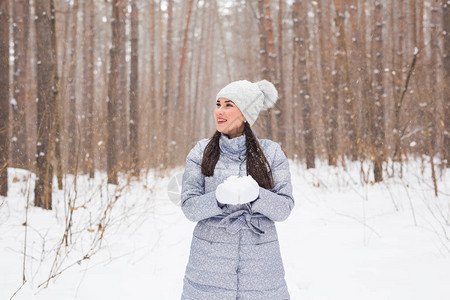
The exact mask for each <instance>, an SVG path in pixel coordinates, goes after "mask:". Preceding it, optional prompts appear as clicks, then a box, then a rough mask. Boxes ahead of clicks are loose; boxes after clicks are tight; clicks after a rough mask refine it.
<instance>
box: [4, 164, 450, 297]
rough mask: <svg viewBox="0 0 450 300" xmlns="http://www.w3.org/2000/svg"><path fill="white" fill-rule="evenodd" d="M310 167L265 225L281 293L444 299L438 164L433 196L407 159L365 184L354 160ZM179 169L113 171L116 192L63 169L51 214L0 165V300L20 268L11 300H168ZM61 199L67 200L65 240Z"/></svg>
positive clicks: (177, 270) (449, 231)
mask: <svg viewBox="0 0 450 300" xmlns="http://www.w3.org/2000/svg"><path fill="white" fill-rule="evenodd" d="M318 164H319V166H318V167H317V168H316V169H314V170H305V169H304V166H303V165H301V164H295V163H294V162H291V165H290V166H291V174H292V184H293V186H294V198H295V200H296V206H295V208H294V210H293V211H292V214H291V216H290V217H289V218H288V220H286V221H285V222H282V223H278V224H277V226H278V233H279V238H280V246H281V252H282V256H283V260H284V265H285V269H286V280H287V283H288V287H289V291H290V294H291V297H292V299H293V300H296V299H299V300H310V299H314V300H318V299H321V300H322V299H333V300H339V299H345V300H351V299H355V300H356V299H357V300H370V299H374V300H375V299H376V300H389V299H392V300H400V299H407V300H448V299H450V252H449V249H450V241H449V240H448V238H449V237H450V225H449V223H448V222H449V221H450V172H449V170H447V171H446V173H444V174H440V173H438V175H439V176H440V179H439V181H438V189H439V193H440V194H439V197H438V198H436V197H435V196H434V192H433V184H432V181H431V176H430V175H429V170H428V168H425V169H424V170H422V166H421V164H420V163H418V162H410V163H408V165H407V166H406V167H405V169H404V173H403V178H402V179H399V178H398V177H397V176H395V177H392V178H389V179H387V180H386V181H385V182H383V183H381V184H370V183H369V184H366V185H363V184H361V180H360V175H359V169H360V167H359V164H349V166H348V168H347V170H344V169H343V168H330V167H328V166H326V165H323V164H320V162H319V163H318ZM182 172H183V168H178V169H175V170H172V171H171V172H170V173H169V174H166V175H165V176H158V175H156V174H153V173H151V174H148V176H145V179H142V180H140V181H136V180H131V181H129V182H128V183H127V179H126V178H122V181H121V182H123V183H122V184H121V185H120V186H119V187H116V186H112V185H106V184H105V181H106V179H105V175H104V174H96V175H97V177H96V179H95V180H93V181H89V180H87V178H86V177H84V176H79V177H78V178H77V183H76V187H77V188H76V193H75V189H74V188H69V187H71V186H72V187H73V184H74V183H73V178H72V177H70V176H68V177H67V178H66V186H67V188H66V189H65V191H57V190H55V191H54V209H53V210H51V211H44V210H42V209H40V208H36V207H34V206H32V205H30V206H29V209H28V215H27V209H26V207H27V201H29V202H30V203H32V198H33V183H34V180H33V175H32V174H30V173H28V172H25V171H23V170H19V169H9V178H10V182H11V184H10V193H9V195H10V196H8V197H7V198H1V197H0V299H10V298H11V296H12V295H13V294H14V292H15V291H16V290H18V289H19V288H20V287H21V285H22V280H23V274H24V273H25V277H26V283H25V284H24V285H23V286H22V287H21V288H20V289H19V290H18V292H17V293H16V294H15V296H14V298H13V299H46V300H48V299H50V300H51V299H158V300H159V299H180V295H181V290H182V280H183V275H184V269H185V266H186V263H187V260H188V255H189V246H190V241H191V237H192V230H193V228H194V225H195V224H194V223H191V222H189V221H188V220H187V219H186V218H185V217H184V215H183V214H182V212H181V209H180V207H179V206H177V205H175V204H174V203H173V201H171V200H169V196H168V193H167V189H168V183H169V181H170V179H171V178H174V176H176V175H177V174H178V175H179V174H180V173H182ZM178 178H179V176H178ZM54 186H55V187H56V182H55V184H54ZM169 189H172V191H173V189H174V188H173V187H171V188H169ZM69 191H70V192H69ZM68 199H76V200H75V203H74V204H73V207H75V209H74V210H73V217H72V227H71V231H69V232H68V233H67V234H66V236H67V237H68V238H67V245H66V239H63V237H64V235H65V228H66V226H65V224H66V223H67V221H66V218H67V211H68V209H67V202H68ZM25 222H26V224H27V226H24V223H25ZM445 222H447V224H446V223H445ZM98 224H102V226H101V227H99V225H98ZM101 234H103V237H102V238H101V239H100V238H99V237H100V236H101ZM25 237H26V247H24V244H25V243H24V239H25ZM100 241H101V243H100ZM24 251H25V253H26V255H25V256H24ZM85 256H89V257H90V258H86V259H83V257H85ZM24 257H25V259H24ZM24 269H25V272H24ZM58 274H59V275H58ZM52 275H55V276H54V278H52V279H51V280H49V281H48V287H46V288H44V287H45V283H46V280H47V279H48V278H49V277H50V276H52Z"/></svg>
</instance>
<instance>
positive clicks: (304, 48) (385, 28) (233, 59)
mask: <svg viewBox="0 0 450 300" xmlns="http://www.w3.org/2000/svg"><path fill="white" fill-rule="evenodd" d="M9 2H10V3H9ZM30 20H34V21H30ZM0 22H1V24H2V35H1V57H2V63H1V68H2V70H4V71H3V72H2V74H1V100H0V107H1V114H2V115H1V125H0V129H1V131H0V132H1V135H0V145H1V147H2V148H1V158H0V160H1V161H0V166H1V169H0V170H1V171H0V173H1V183H0V186H1V193H2V195H6V193H7V184H6V180H7V179H6V178H7V167H18V168H24V169H27V170H31V171H33V172H36V174H37V175H38V181H37V182H36V197H35V204H36V205H38V206H42V207H46V208H51V193H50V192H49V191H50V190H51V187H50V184H51V183H50V180H49V178H52V176H53V174H55V175H56V176H57V178H58V186H59V188H62V187H61V185H62V183H61V181H62V177H63V175H64V174H80V173H81V174H89V175H90V177H91V178H92V177H93V176H94V174H95V171H96V170H99V171H106V172H107V173H108V182H109V183H117V174H118V173H125V174H134V175H138V174H139V173H140V172H142V171H145V170H148V169H150V168H157V169H166V168H170V167H173V166H176V165H181V164H183V163H184V157H185V155H186V154H187V152H188V151H189V150H190V149H191V148H192V146H193V144H194V143H195V142H196V141H197V140H198V139H200V138H204V137H210V136H211V135H212V134H213V133H214V130H215V129H214V123H213V122H214V120H213V117H212V110H213V109H214V105H212V103H213V100H212V99H213V98H214V96H215V94H216V93H217V91H218V90H219V89H220V87H221V86H223V85H225V84H226V83H227V82H230V81H233V80H238V79H248V80H251V81H254V80H257V79H267V80H269V81H272V82H274V83H275V85H276V87H277V89H278V90H279V101H278V102H277V104H276V107H274V108H271V109H270V110H269V111H267V112H266V113H264V114H263V115H262V116H261V118H260V119H259V120H258V122H257V124H255V129H256V130H257V131H258V132H259V137H260V138H269V139H274V140H276V141H277V142H279V143H280V144H281V145H282V147H283V149H284V150H285V151H286V153H287V155H288V157H290V158H292V159H298V160H301V161H304V162H305V163H306V167H307V168H313V167H314V165H315V160H316V159H319V160H327V161H328V163H329V164H330V165H334V166H335V165H337V164H344V165H345V164H346V161H347V160H348V161H366V160H369V161H372V163H373V166H372V167H371V169H372V170H371V171H370V172H373V181H375V182H379V181H381V180H383V170H385V171H388V170H389V166H390V165H392V164H394V163H402V162H403V161H407V160H408V159H410V158H419V159H424V157H428V158H429V162H430V163H432V164H435V165H433V169H436V168H440V169H442V168H447V167H448V166H450V160H449V158H448V157H449V153H450V152H449V151H450V146H449V145H450V142H449V134H448V132H449V131H450V129H449V128H450V116H449V114H450V110H449V109H450V108H449V107H450V106H449V105H450V104H449V99H450V96H449V89H448V85H447V84H446V83H448V82H449V74H450V69H449V68H450V57H449V55H448V49H449V48H450V47H449V45H450V40H449V39H450V38H449V36H448V34H447V32H449V27H450V24H449V22H450V17H449V15H448V4H447V3H446V1H416V0H410V1H357V0H348V1H343V0H334V1H331V0H323V1H281V0H280V1H270V0H264V1H263V0H261V1H218V0H214V1H201V0H198V1H194V0H189V1H173V0H172V1H150V0H148V1H144V0H132V1H131V0H130V1H126V0H114V1H94V0H90V1H89V0H71V1H63V0H61V1H55V0H42V1H35V2H33V1H25V0H22V1H6V0H4V1H2V7H1V21H0ZM10 33H12V34H11V35H10ZM8 58H9V59H8ZM209 103H210V104H209ZM434 158H437V159H438V161H437V162H436V163H434ZM368 172H369V171H367V170H365V171H364V173H368ZM366 177H367V176H366ZM434 180H435V179H434Z"/></svg>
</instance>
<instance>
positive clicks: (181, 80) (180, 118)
mask: <svg viewBox="0 0 450 300" xmlns="http://www.w3.org/2000/svg"><path fill="white" fill-rule="evenodd" d="M214 2H215V1H214ZM193 5H194V0H189V2H188V3H187V16H186V25H185V27H184V31H183V44H182V46H181V55H180V64H179V69H178V81H177V94H176V98H175V99H173V102H174V108H175V119H174V120H176V122H174V123H175V124H173V125H174V126H175V128H176V130H175V131H174V133H176V136H174V137H178V138H177V141H179V143H180V144H181V145H182V146H183V145H185V144H186V142H187V139H186V138H187V136H186V132H184V130H183V127H184V126H185V124H186V123H185V120H186V119H185V118H184V116H185V115H189V114H186V113H182V112H181V109H180V107H186V111H188V109H189V105H188V101H187V99H186V89H185V86H186V83H185V81H186V70H185V69H186V64H187V62H186V58H187V54H188V40H189V39H188V34H189V24H190V22H191V16H192V7H193ZM213 5H214V4H213ZM181 149H182V147H179V146H178V143H177V144H176V145H175V147H174V152H175V153H179V152H178V151H180V150H181Z"/></svg>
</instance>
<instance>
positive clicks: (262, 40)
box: [258, 0, 278, 139]
mask: <svg viewBox="0 0 450 300" xmlns="http://www.w3.org/2000/svg"><path fill="white" fill-rule="evenodd" d="M258 19H259V22H258V24H259V26H258V28H259V49H260V50H259V51H260V59H261V76H262V78H263V79H266V80H268V81H271V82H274V83H275V84H277V85H278V82H277V80H276V78H275V77H276V72H275V68H276V58H277V56H276V53H275V42H274V37H273V29H272V17H271V13H270V0H258ZM276 87H277V86H276ZM277 105H278V104H277ZM260 119H261V121H260V122H261V124H262V125H263V126H264V128H265V129H266V133H267V138H268V139H273V138H274V130H273V125H274V123H273V120H272V119H273V118H272V109H271V108H270V109H268V111H267V113H261V114H260Z"/></svg>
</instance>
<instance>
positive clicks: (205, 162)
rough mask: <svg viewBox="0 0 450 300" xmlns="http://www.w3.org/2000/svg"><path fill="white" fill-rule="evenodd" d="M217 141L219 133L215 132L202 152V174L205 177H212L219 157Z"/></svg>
mask: <svg viewBox="0 0 450 300" xmlns="http://www.w3.org/2000/svg"><path fill="white" fill-rule="evenodd" d="M219 139H220V132H219V131H217V130H216V132H214V135H213V136H212V137H211V140H210V141H209V143H208V145H206V147H205V151H204V152H203V158H202V174H203V175H205V176H207V177H208V176H213V175H214V169H215V167H216V164H217V161H218V160H219V157H220V147H219Z"/></svg>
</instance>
